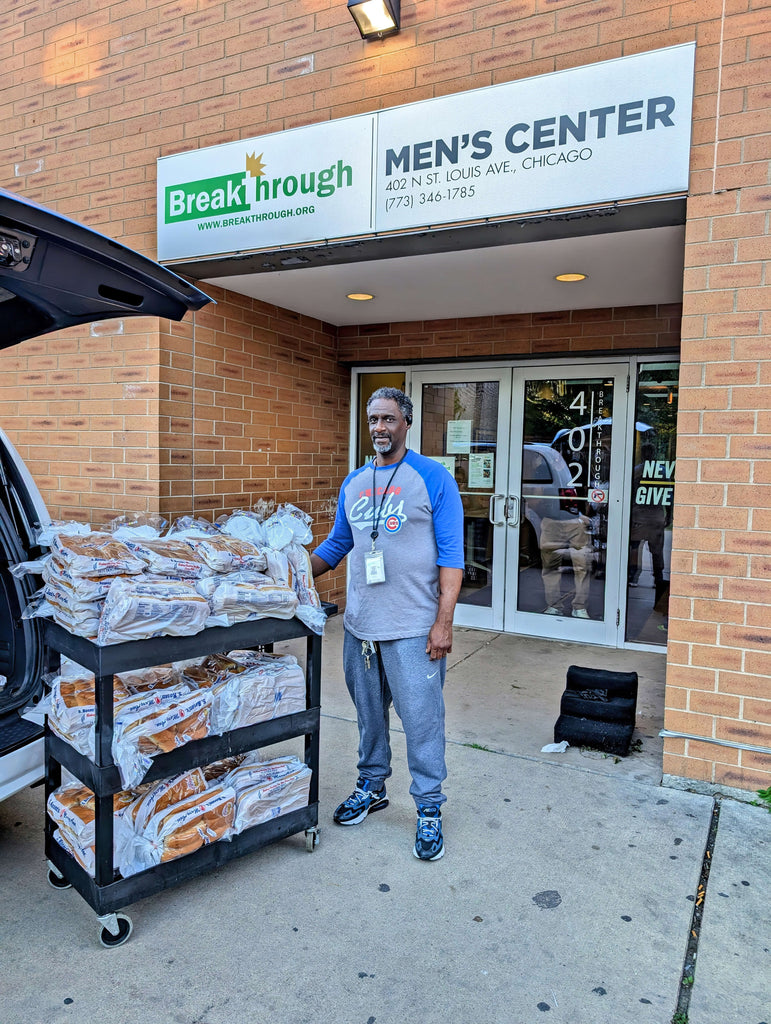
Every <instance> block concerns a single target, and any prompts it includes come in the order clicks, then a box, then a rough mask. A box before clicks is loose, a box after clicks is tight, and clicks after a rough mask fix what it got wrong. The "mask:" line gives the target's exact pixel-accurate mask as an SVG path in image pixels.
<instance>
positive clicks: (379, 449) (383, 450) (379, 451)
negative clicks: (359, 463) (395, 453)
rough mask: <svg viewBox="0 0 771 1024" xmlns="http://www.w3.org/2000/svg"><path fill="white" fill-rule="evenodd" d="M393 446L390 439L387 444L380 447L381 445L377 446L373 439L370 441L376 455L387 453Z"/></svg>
mask: <svg viewBox="0 0 771 1024" xmlns="http://www.w3.org/2000/svg"><path fill="white" fill-rule="evenodd" d="M393 446H394V443H393V441H391V440H389V441H388V445H387V447H385V448H384V447H382V446H381V447H378V445H376V444H375V442H374V441H373V442H372V447H373V448H374V449H375V454H376V455H388V453H389V452H390V451H391V449H392V448H393Z"/></svg>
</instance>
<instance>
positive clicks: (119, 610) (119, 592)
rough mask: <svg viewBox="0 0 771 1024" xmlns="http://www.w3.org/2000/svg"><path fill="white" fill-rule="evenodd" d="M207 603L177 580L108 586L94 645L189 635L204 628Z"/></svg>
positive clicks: (119, 582) (131, 582)
mask: <svg viewBox="0 0 771 1024" xmlns="http://www.w3.org/2000/svg"><path fill="white" fill-rule="evenodd" d="M208 618H209V603H208V601H206V599H205V598H203V597H201V595H200V594H199V593H197V592H196V590H195V588H194V587H193V586H191V585H190V584H188V583H185V582H183V581H181V580H166V581H165V582H158V581H143V580H137V581H129V580H124V579H121V578H118V579H116V580H115V582H114V583H113V585H112V586H111V587H110V590H109V593H108V594H107V598H106V600H105V602H104V608H103V609H102V616H101V618H100V620H99V632H98V634H97V642H98V643H99V644H117V643H122V642H123V641H126V640H142V639H146V638H148V637H153V636H193V635H194V634H195V633H200V631H201V630H202V629H203V628H204V627H205V625H206V620H207V619H208Z"/></svg>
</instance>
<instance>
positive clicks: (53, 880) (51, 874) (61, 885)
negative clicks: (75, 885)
mask: <svg viewBox="0 0 771 1024" xmlns="http://www.w3.org/2000/svg"><path fill="white" fill-rule="evenodd" d="M47 877H48V884H49V885H50V886H51V887H52V888H53V889H71V888H72V883H71V882H68V881H67V879H66V878H62V876H61V875H57V874H56V872H55V871H54V870H53V868H49V870H48V875H47Z"/></svg>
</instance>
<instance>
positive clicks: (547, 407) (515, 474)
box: [411, 363, 629, 646]
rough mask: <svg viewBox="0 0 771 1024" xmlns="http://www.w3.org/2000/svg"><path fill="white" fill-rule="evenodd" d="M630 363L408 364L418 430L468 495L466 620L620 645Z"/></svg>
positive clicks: (462, 610)
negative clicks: (429, 366)
mask: <svg viewBox="0 0 771 1024" xmlns="http://www.w3.org/2000/svg"><path fill="white" fill-rule="evenodd" d="M628 372H629V369H628V366H627V365H626V363H624V364H617V365H608V364H602V365H598V366H594V365H588V364H587V365H584V366H581V365H576V364H571V365H570V366H549V367H548V368H546V367H537V368H520V367H518V368H516V369H508V368H495V369H492V370H485V369H475V370H469V369H464V368H460V369H458V370H457V371H456V370H439V371H433V372H432V371H431V370H420V371H417V372H413V373H412V375H411V384H412V399H413V403H414V406H415V420H414V424H413V428H412V438H411V443H412V445H413V446H414V447H415V448H417V449H418V450H419V451H421V452H422V453H423V454H424V455H428V456H431V457H432V458H435V459H437V460H438V461H441V462H442V463H443V464H444V465H445V467H446V468H447V470H448V472H450V473H452V474H453V476H454V477H455V479H456V481H457V483H458V487H459V488H460V492H461V496H462V499H463V509H464V539H465V568H464V575H463V587H462V590H461V596H460V600H459V602H458V607H457V610H456V615H455V621H456V623H457V624H458V625H466V626H475V627H479V628H486V629H503V630H506V631H508V632H514V633H526V634H530V635H536V636H544V637H552V638H556V639H563V640H577V641H582V642H585V643H596V644H603V645H608V646H616V644H617V642H618V638H619V620H620V611H619V609H620V608H622V607H623V604H622V594H623V593H624V586H625V582H626V581H624V585H622V581H621V577H620V568H621V567H622V566H623V565H625V564H626V555H625V552H622V518H623V507H624V503H623V495H624V487H625V482H624V469H623V467H624V461H625V460H624V450H625V443H626V429H627V421H628V412H629V410H628V404H629V400H628V394H627V382H628Z"/></svg>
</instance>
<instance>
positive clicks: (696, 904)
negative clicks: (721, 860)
mask: <svg viewBox="0 0 771 1024" xmlns="http://www.w3.org/2000/svg"><path fill="white" fill-rule="evenodd" d="M719 821H720V798H719V797H718V798H716V799H715V800H714V802H713V805H712V820H711V821H710V825H709V832H708V833H707V843H706V846H705V849H704V857H703V859H702V862H701V874H700V875H699V884H698V886H697V888H696V893H695V895H694V896H689V897H688V899H692V900H693V914H692V916H691V927H690V931H689V933H688V942H687V944H686V948H685V960H684V962H683V972H682V974H681V975H680V990H679V992H678V994H677V1007H676V1010H675V1014H674V1016H673V1018H672V1024H687V1022H688V1008H689V1007H690V1005H691V993H692V992H693V986H694V982H695V978H696V958H697V955H698V952H699V938H700V936H701V919H702V917H703V916H704V904H705V902H706V899H707V884H708V882H709V873H710V869H711V868H712V855H713V853H714V852H715V839H716V838H717V828H718V822H719Z"/></svg>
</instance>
